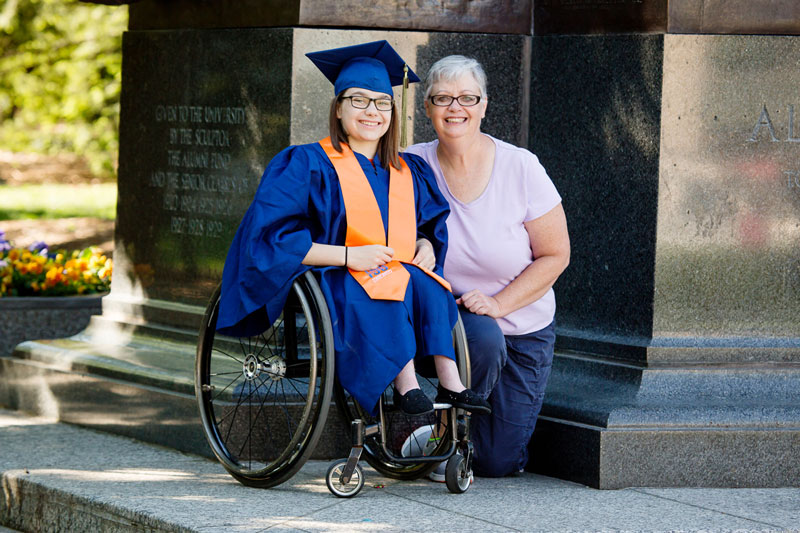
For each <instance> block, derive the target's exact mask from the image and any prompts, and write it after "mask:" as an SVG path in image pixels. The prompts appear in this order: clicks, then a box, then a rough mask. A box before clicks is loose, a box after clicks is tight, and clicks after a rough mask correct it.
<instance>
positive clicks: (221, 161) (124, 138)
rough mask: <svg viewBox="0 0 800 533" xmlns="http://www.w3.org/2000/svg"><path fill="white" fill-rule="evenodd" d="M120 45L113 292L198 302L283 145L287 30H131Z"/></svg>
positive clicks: (216, 275) (217, 276)
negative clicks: (118, 144)
mask: <svg viewBox="0 0 800 533" xmlns="http://www.w3.org/2000/svg"><path fill="white" fill-rule="evenodd" d="M123 48H124V50H123V56H124V57H125V63H124V65H123V76H124V77H123V93H122V116H121V126H120V164H119V206H118V215H117V233H116V235H117V237H116V238H117V245H116V251H115V261H116V271H115V275H114V286H113V294H114V295H115V296H116V297H119V295H120V294H121V293H123V292H124V293H128V294H129V295H131V296H133V297H137V298H148V299H160V300H166V301H170V302H181V303H191V304H201V305H202V304H205V302H206V300H207V298H208V296H209V295H210V293H211V291H212V290H213V288H214V286H216V284H217V283H218V282H219V279H220V277H221V272H222V265H223V262H224V259H225V254H226V251H227V249H228V246H229V244H230V242H231V239H232V238H233V235H234V233H235V231H236V228H237V226H238V224H239V221H240V220H241V217H242V215H243V214H244V212H245V210H246V209H247V206H248V205H249V204H250V201H251V199H252V196H253V193H254V191H255V189H256V187H257V185H258V182H259V179H260V177H261V174H262V172H263V169H264V167H265V166H266V164H267V162H269V160H270V159H271V158H272V156H273V155H275V154H276V153H277V152H278V151H279V150H280V149H282V148H283V147H285V146H286V145H288V141H289V108H290V106H289V101H290V87H291V69H290V66H291V30H284V31H280V30H277V31H272V32H263V31H257V30H241V31H239V32H236V33H230V32H227V33H226V32H223V31H207V32H203V33H202V34H199V33H198V32H193V31H180V32H169V33H163V32H129V33H127V34H125V38H124V42H123ZM245 49H248V50H250V51H251V53H248V54H242V53H241V51H242V50H245ZM255 51H259V53H256V52H255Z"/></svg>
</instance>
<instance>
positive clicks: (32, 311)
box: [0, 294, 105, 356]
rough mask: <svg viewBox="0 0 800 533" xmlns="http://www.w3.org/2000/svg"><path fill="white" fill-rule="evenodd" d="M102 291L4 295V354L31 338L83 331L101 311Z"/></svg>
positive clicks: (0, 347) (0, 345) (0, 338)
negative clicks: (95, 292)
mask: <svg viewBox="0 0 800 533" xmlns="http://www.w3.org/2000/svg"><path fill="white" fill-rule="evenodd" d="M103 296H105V295H102V294H97V295H89V296H52V297H48V296H44V297H43V296H36V297H34V296H31V297H16V296H15V297H8V298H0V316H2V317H3V319H2V320H0V356H6V355H9V354H10V353H11V350H12V349H13V348H14V346H15V345H17V344H19V343H20V342H22V341H25V340H30V339H57V338H59V337H68V336H70V335H75V334H76V333H78V332H80V331H81V330H83V329H84V328H86V326H87V325H88V324H89V319H90V318H91V317H92V315H97V314H100V312H101V300H102V298H103Z"/></svg>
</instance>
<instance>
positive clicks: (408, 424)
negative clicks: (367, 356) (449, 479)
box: [333, 317, 470, 480]
mask: <svg viewBox="0 0 800 533" xmlns="http://www.w3.org/2000/svg"><path fill="white" fill-rule="evenodd" d="M453 347H454V349H455V354H456V364H457V365H458V370H459V374H460V375H461V381H462V382H463V383H464V384H465V385H466V386H467V387H469V386H470V366H469V351H468V349H467V336H466V333H465V332H464V325H463V323H462V322H461V317H459V318H458V321H457V322H456V325H455V327H454V328H453ZM426 360H427V361H426ZM420 362H423V363H424V362H428V363H432V361H431V358H429V357H428V358H424V359H423V360H422V361H420ZM417 380H418V381H419V384H420V386H421V387H422V390H423V391H425V393H426V394H427V395H428V397H429V398H431V399H433V398H434V397H435V396H436V388H437V384H438V381H437V380H436V372H435V370H434V369H433V365H432V364H430V365H429V367H428V368H425V367H424V365H420V364H418V365H417ZM333 394H334V398H335V399H336V406H337V409H338V411H339V413H340V415H341V416H342V418H343V419H344V422H345V423H346V424H347V426H348V427H349V426H350V423H351V422H352V421H353V420H356V419H358V418H360V419H362V420H363V421H364V423H365V424H367V425H370V424H375V423H377V417H373V416H371V415H370V414H369V412H368V411H367V410H365V409H364V408H362V407H361V405H359V403H358V402H357V401H356V400H355V399H353V397H352V396H350V394H348V393H347V392H346V391H345V390H344V388H342V386H341V384H340V383H339V381H338V380H336V382H335V384H334V387H333ZM381 402H383V406H384V420H385V422H386V436H387V439H386V440H387V443H386V445H387V448H388V449H389V451H390V452H392V454H394V455H395V456H398V457H400V456H403V455H404V453H403V449H404V448H405V447H410V448H413V449H414V452H413V453H412V454H411V455H420V453H419V452H420V451H423V453H422V454H423V455H442V454H444V453H446V452H447V449H448V448H449V446H450V440H451V439H452V431H455V430H456V428H454V427H450V425H448V424H447V423H446V422H443V421H441V420H439V419H437V416H436V414H433V413H432V414H430V415H424V416H409V415H406V414H404V413H403V412H402V411H400V410H399V409H398V408H396V407H395V406H394V405H393V398H392V387H391V386H389V387H388V388H387V389H386V390H385V391H384V393H383V396H382V397H381ZM430 426H433V427H434V428H436V432H437V434H439V436H440V438H439V440H438V443H435V442H434V443H431V445H430V446H429V447H426V445H427V444H428V442H427V434H429V433H430V431H427V430H426V427H430ZM420 436H421V437H420ZM362 457H363V458H364V459H366V460H367V463H369V464H370V465H371V466H372V467H373V468H374V469H375V470H377V471H378V472H380V473H381V474H383V475H385V476H387V477H391V478H394V479H405V480H408V479H417V478H420V477H422V476H424V475H426V474H428V473H430V472H431V471H433V470H434V469H435V468H436V466H437V463H429V462H420V463H414V464H400V463H398V462H396V461H393V460H392V459H391V458H390V457H388V456H387V455H386V453H385V452H384V451H383V448H382V446H381V442H380V435H377V434H376V435H372V436H368V437H366V438H365V440H364V452H363V455H362Z"/></svg>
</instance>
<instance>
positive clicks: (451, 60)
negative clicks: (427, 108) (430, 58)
mask: <svg viewBox="0 0 800 533" xmlns="http://www.w3.org/2000/svg"><path fill="white" fill-rule="evenodd" d="M464 74H471V75H472V77H473V78H475V81H476V82H478V86H479V87H480V90H481V98H487V96H488V95H487V94H486V72H484V71H483V67H482V66H481V64H480V63H478V61H477V60H475V59H472V58H471V57H466V56H460V55H453V56H447V57H443V58H442V59H440V60H439V61H437V62H436V63H434V64H433V65H432V66H431V68H430V70H429V71H428V76H427V77H426V78H425V100H427V99H428V98H430V96H431V91H432V90H433V86H434V85H435V84H436V83H438V82H439V81H441V80H445V81H452V80H455V79H457V78H460V77H461V76H463V75H464Z"/></svg>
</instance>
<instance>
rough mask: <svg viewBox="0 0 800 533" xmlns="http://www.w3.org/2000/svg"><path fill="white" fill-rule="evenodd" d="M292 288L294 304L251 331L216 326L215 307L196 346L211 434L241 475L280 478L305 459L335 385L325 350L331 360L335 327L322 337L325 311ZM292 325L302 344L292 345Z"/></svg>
mask: <svg viewBox="0 0 800 533" xmlns="http://www.w3.org/2000/svg"><path fill="white" fill-rule="evenodd" d="M312 289H313V287H312ZM306 290H308V289H306ZM293 294H294V298H295V301H296V304H297V305H296V307H294V309H292V310H288V311H287V310H285V311H284V314H283V315H282V316H281V318H280V319H279V321H277V322H276V323H275V324H273V326H272V327H271V328H270V329H268V330H267V331H266V332H265V333H263V334H262V335H260V336H258V337H250V338H247V339H235V340H233V339H230V338H226V337H220V336H217V335H216V334H214V333H213V329H214V326H215V324H216V315H217V309H216V307H214V308H213V309H212V310H211V312H210V313H209V315H208V317H207V320H208V324H207V328H206V330H207V333H206V338H204V339H203V340H202V343H201V346H200V347H199V348H198V371H197V372H198V378H197V384H198V386H197V389H198V391H197V392H198V402H199V404H200V412H201V418H202V419H203V426H204V429H205V431H206V437H207V439H208V441H209V444H210V445H211V447H212V450H213V451H214V454H215V456H216V457H217V458H218V459H219V460H220V462H222V464H223V466H225V468H226V469H227V470H228V471H230V472H231V473H232V474H234V475H235V476H238V477H239V479H240V481H243V480H242V479H241V478H245V479H251V480H270V479H276V480H277V479H280V481H281V482H282V481H283V480H285V479H286V478H288V476H289V475H291V473H293V472H294V471H296V470H298V469H299V468H300V466H302V464H303V463H304V462H305V458H306V457H307V456H308V455H309V454H310V453H311V451H312V449H313V446H314V444H316V440H317V439H318V438H319V435H320V434H321V432H322V426H324V421H325V418H326V415H327V408H328V405H329V402H330V388H331V381H330V375H326V374H332V372H330V370H332V367H330V369H326V368H325V367H324V366H323V365H322V360H321V359H320V357H321V355H322V352H321V351H322V350H327V351H326V356H328V357H330V358H331V359H330V362H331V363H332V353H331V352H332V348H331V346H332V339H331V338H330V332H328V333H326V334H325V335H322V336H319V337H318V335H317V329H318V327H319V326H318V321H319V320H318V319H319V318H320V317H321V316H327V315H326V314H323V315H321V314H320V309H319V308H318V307H317V306H315V305H312V302H309V300H308V299H307V298H306V295H305V294H304V291H303V290H301V288H300V287H299V286H298V284H297V283H295V286H294V291H293ZM320 297H321V294H320ZM323 304H324V301H323ZM290 329H291V330H292V335H293V336H294V341H295V342H303V344H304V349H303V350H300V349H297V350H293V349H291V348H289V349H288V350H287V347H289V346H290V340H287V336H288V331H289V330H290ZM328 329H330V328H328ZM320 343H321V344H322V345H320ZM200 352H205V355H203V356H202V357H201V353H200ZM287 352H288V353H287ZM262 485H263V484H262Z"/></svg>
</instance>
